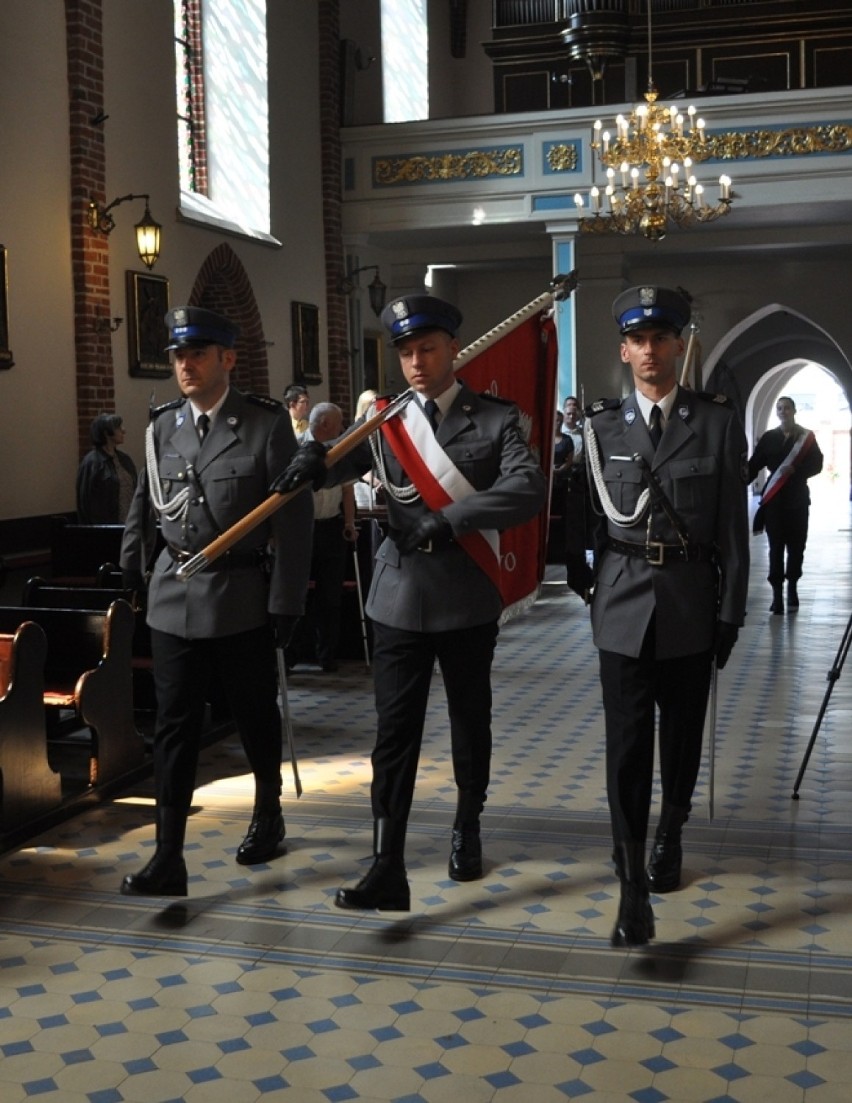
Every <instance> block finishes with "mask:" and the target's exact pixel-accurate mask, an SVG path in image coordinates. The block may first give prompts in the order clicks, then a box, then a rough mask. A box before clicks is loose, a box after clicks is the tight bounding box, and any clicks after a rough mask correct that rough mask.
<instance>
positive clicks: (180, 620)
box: [121, 387, 313, 639]
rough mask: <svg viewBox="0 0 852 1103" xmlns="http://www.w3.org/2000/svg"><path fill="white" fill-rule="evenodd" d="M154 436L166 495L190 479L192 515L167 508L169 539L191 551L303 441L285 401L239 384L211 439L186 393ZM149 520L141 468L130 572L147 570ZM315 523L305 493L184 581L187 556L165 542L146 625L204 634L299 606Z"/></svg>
mask: <svg viewBox="0 0 852 1103" xmlns="http://www.w3.org/2000/svg"><path fill="white" fill-rule="evenodd" d="M154 441H155V447H156V453H157V462H158V469H159V476H160V486H161V492H162V496H163V498H164V499H165V500H166V501H172V500H173V499H174V498H175V496H176V495H177V494H179V493H180V491H181V490H183V488H184V487H186V486H187V485H188V486H189V487H190V490H191V494H190V498H189V508H188V510H187V513H186V516H185V518H184V519H178V520H172V521H170V520H169V519H168V518H167V517H166V516H165V515H163V516H162V518H161V526H162V532H163V537H164V539H165V541H166V544H167V545H171V547H172V548H175V549H178V550H181V551H187V552H190V553H193V554H194V553H195V552H198V551H201V550H202V549H203V548H205V547H206V546H207V545H208V544H209V543H210V542H211V541H212V540H214V539H215V538H216V537H217V536H219V535H220V534H221V533H222V532H224V531H225V530H226V529H228V528H230V527H231V525H233V524H235V522H237V521H239V520H241V519H242V518H243V517H245V515H246V514H247V513H249V512H250V511H251V510H252V509H254V508H255V506H258V505H260V504H261V503H262V502H264V501H265V500H266V498H267V497H268V495H269V486H270V483H271V482H272V480H273V479H274V478H275V477H276V476H277V475H279V474H280V473H281V471H283V470H284V468H285V467H286V466H287V463H288V461H289V459H290V457H291V455H292V454H293V452H294V451H295V449H296V440H295V437H294V436H293V429H292V426H291V424H290V418H289V416H288V415H287V413H286V411H285V410H284V409H283V407H282V406H281V405H280V404H279V403H277V402H275V401H274V400H273V399H267V398H260V397H256V396H248V395H245V394H242V393H241V392H240V391H237V390H235V389H234V388H233V387H231V389H230V390H229V392H228V396H227V398H226V399H225V401H224V403H223V405H222V408H221V409H220V410H219V413H218V414H217V416H216V419H215V421H214V422H213V425H212V427H211V429H210V431H209V433H208V434H207V436H206V438H205V440H204V443H203V444H202V443H201V442H200V441H199V439H198V434H197V432H196V430H195V426H194V425H193V420H192V411H191V410H190V408H189V405H188V404H187V403H186V402H185V401H184V400H182V399H180V400H177V401H176V402H174V403H169V404H168V405H167V406H166V407H163V408H161V411H160V412H159V414H158V416H157V417H156V420H155V421H154ZM151 520H152V514H151V508H150V498H149V493H148V480H147V472H146V471H145V470H144V469H143V470H142V472H141V474H140V476H139V482H138V484H137V487H136V494H135V497H134V499H133V503H132V505H131V507H130V513H129V514H128V517H127V522H126V526H125V534H124V540H123V542H122V548H121V566H122V568H124V569H125V570H139V571H144V570H145V565H146V548H149V547H150V536H151ZM312 529H313V502H312V500H311V495H310V494H309V493H301V494H297V495H295V496H294V497H293V498H292V499H291V501H289V502H288V503H286V504H285V505H284V506H283V507H282V508H281V509H279V510H278V511H277V512H276V513H273V514H272V516H271V517H270V518H268V519H267V520H266V521H264V522H263V523H262V524H261V525H259V526H258V527H257V528H255V529H253V530H252V531H251V532H249V533H248V534H247V535H246V536H244V537H243V539H242V540H241V541H240V542H239V543H238V544H236V545H235V546H234V547H233V548H232V549H231V553H230V555H229V556H228V557H226V558H223V559H222V560H218V561H214V562H213V563H212V564H211V565H210V566H209V567H206V568H205V569H204V570H202V571H199V572H198V573H197V574H195V575H193V576H192V577H191V578H190V579H189V580H188V581H186V582H182V581H180V580H179V579H178V578H177V577H176V570H177V567H178V566H179V564H178V563H177V562H175V560H174V559H173V558H172V557H171V556H170V555H169V551H168V547H166V548H164V549H163V551H162V552H161V553H160V555H159V556H158V558H157V562H156V564H155V566H154V569H153V573H152V577H151V582H150V586H149V591H148V623H149V624H150V625H151V627H152V628H157V629H159V630H160V631H162V632H169V633H171V634H172V635H176V636H182V637H183V638H185V639H203V638H211V637H216V636H228V635H233V634H235V633H237V632H245V631H248V630H249V629H251V628H257V627H259V626H260V625H261V624H263V623H264V622H265V621H267V620H268V617H269V614H270V613H286V614H291V615H298V614H300V613H301V612H302V611H303V608H304V602H305V595H306V592H307V587H308V576H309V571H310V559H311V539H312ZM270 543H271V547H272V550H273V553H274V554H273V557H272V563H271V570H270V571H267V570H265V569H261V568H260V567H258V566H254V565H252V564H251V560H252V553H253V552H255V550H260V549H264V548H266V547H267V545H269V544H270ZM231 562H233V566H232V565H231Z"/></svg>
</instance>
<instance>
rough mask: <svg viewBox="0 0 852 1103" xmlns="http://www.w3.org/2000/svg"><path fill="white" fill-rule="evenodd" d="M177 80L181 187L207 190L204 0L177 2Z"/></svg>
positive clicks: (203, 192)
mask: <svg viewBox="0 0 852 1103" xmlns="http://www.w3.org/2000/svg"><path fill="white" fill-rule="evenodd" d="M175 63H176V74H175V84H176V90H177V121H178V162H179V165H180V186H181V190H182V191H187V192H200V193H201V194H202V195H205V194H206V193H207V145H206V141H205V135H204V129H205V128H204V53H203V49H202V35H201V0H177V3H176V4H175Z"/></svg>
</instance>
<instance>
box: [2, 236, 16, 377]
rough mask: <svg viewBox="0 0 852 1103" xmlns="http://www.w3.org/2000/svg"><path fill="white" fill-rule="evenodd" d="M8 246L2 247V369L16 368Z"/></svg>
mask: <svg viewBox="0 0 852 1103" xmlns="http://www.w3.org/2000/svg"><path fill="white" fill-rule="evenodd" d="M7 260H8V257H7V255H6V246H5V245H0V368H11V367H13V366H14V363H15V361H14V359H13V357H12V350H11V349H10V348H9V278H8V273H7V269H6V264H7Z"/></svg>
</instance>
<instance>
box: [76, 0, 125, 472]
mask: <svg viewBox="0 0 852 1103" xmlns="http://www.w3.org/2000/svg"><path fill="white" fill-rule="evenodd" d="M102 3H103V0H65V33H66V45H67V51H68V110H69V131H70V139H71V166H70V167H71V196H70V202H71V265H72V273H73V286H74V347H75V358H76V365H77V431H78V438H79V442H80V454H81V455H82V454H83V453H84V452H86V451H88V449H89V448H90V447H91V441H90V440H89V425H90V424H91V421H92V419H93V418H94V417H95V416H96V415H97V414H99V413H103V412H104V411H110V410H113V409H114V406H115V385H114V379H113V361H112V339H111V335H110V333H109V331H108V330H107V331H106V332H104V333H99V332H98V331H97V329H96V321H97V319H98V318H104V319H108V318H109V316H110V294H109V290H110V289H109V244H108V239H107V237H106V235H104V234H101V233H98V232H97V231H95V230H91V229H90V228H89V224H88V220H87V213H88V206H89V199H90V197H91V196H93V195H94V196H95V197H96V198H97V199H98V200H99V201H100V202H101V203H104V202H107V201H108V200H107V199H106V197H105V195H104V187H105V180H106V162H105V154H104V133H103V129H102V127H100V126H99V125H98V124H97V123H95V122H93V120H94V119H96V118H97V116H98V115H99V114H100V113H101V112H102V111H103V107H104V80H103V37H102Z"/></svg>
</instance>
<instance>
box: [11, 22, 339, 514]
mask: <svg viewBox="0 0 852 1103" xmlns="http://www.w3.org/2000/svg"><path fill="white" fill-rule="evenodd" d="M36 6H37V8H38V18H34V17H33V15H34V9H35V8H36ZM104 8H105V12H104V51H105V58H106V62H105V105H104V110H105V112H106V113H107V114H108V115H109V119H108V120H107V121H106V123H105V124H104V127H105V135H106V158H107V161H106V164H107V184H106V192H107V201H109V200H111V199H113V198H115V197H116V196H119V195H125V194H128V193H131V192H133V193H140V192H147V193H149V194H150V196H151V212H152V214H153V216H154V217H155V218H156V219H157V221H158V222H160V223H161V224H162V226H163V231H162V253H161V257H160V260H159V261H158V263H157V265H156V266H155V268H154V270H153V271H154V274H155V275H160V276H165V277H167V278H168V280H169V283H170V298H171V303H172V305H177V304H178V303H180V302H182V301H185V300H186V298H187V297H188V295H189V293H190V291H191V289H192V286H193V283H194V281H195V278H196V275H197V273H198V271H199V269H200V268H201V266H202V265H203V263H204V260H205V258H206V257H207V256H208V255H209V253H210V252H211V250H213V249H215V248H216V247H217V246H218V245H219V244H220V243H221V242H223V241H227V243H228V244H229V245H230V247H231V248H232V249H233V250H234V252H235V253H236V254H237V255H238V256H239V258H240V260H241V262H242V264H243V265H244V267H245V269H246V272H247V274H248V277H249V280H250V281H251V284H252V287H253V289H254V292H255V295H256V297H257V301H258V306H259V309H260V314H261V318H262V321H263V326H264V334H265V338H266V340H267V341H269V342H272V344H271V347H270V349H269V361H270V392H271V393H272V395H273V396H275V397H278V398H280V397H281V393H282V391H283V389H284V387H285V386H286V384H287V383H288V382H290V381H291V379H292V354H291V348H292V345H291V328H290V303H291V300H298V301H301V302H310V303H315V304H317V305H318V306H319V307H320V312H321V324H320V334H321V349H320V355H321V367H322V370H323V374H324V375H326V370H327V342H326V338H325V326H324V316H325V265H324V244H323V235H322V196H321V189H322V184H321V180H322V171H321V170H322V166H321V158H320V137H319V89H320V75H319V64H318V57H317V8H316V5H315V4H290V3H288V4H280V3H270V5H269V20H268V35H269V44H270V66H269V68H270V80H269V91H270V116H271V119H270V131H271V150H270V156H271V167H272V176H273V195H272V232H273V234H274V235H275V236H276V237H277V238H278V240H279V241H280V242H281V246H280V247H272V246H270V245H268V244H263V243H260V242H257V241H252V240H248V239H245V238H242V237H239V236H231V235H228V236H226V235H225V234H223V233H221V232H219V231H216V230H212V229H208V228H202V227H199V226H198V225H192V224H189V223H186V222H181V221H178V218H177V213H176V212H177V207H178V201H179V186H178V173H177V164H176V159H175V158H176V154H175V148H176V122H175V95H174V46H173V37H172V28H173V23H172V3H171V0H121V2H120V3H116V2H114V0H109V2H107V3H106V4H105V5H104ZM67 97H68V84H67V74H66V61H65V15H64V5H63V4H62V3H61V2H60V0H38V4H37V5H35V4H34V3H33V0H3V3H2V4H0V124H2V134H3V146H4V160H3V171H2V173H0V242H2V243H3V244H5V245H6V246H7V247H8V249H9V260H10V273H9V283H10V314H11V318H10V344H11V346H12V349H13V351H14V353H15V360H16V364H15V367H14V368H13V369H12V370H11V371H6V372H0V409H2V415H1V416H2V418H3V430H2V432H0V462H2V470H3V479H2V484H0V519H6V518H14V517H25V516H36V515H41V514H46V513H51V512H64V511H67V510H73V508H74V477H75V473H76V469H77V460H78V456H77V429H76V380H75V370H76V368H75V361H74V348H73V297H72V283H71V264H70V199H69V172H68V159H69V140H68V99H67ZM143 210H144V206H143V204H142V203H141V201H139V202H133V203H126V204H123V205H122V206H120V207H118V208H117V209H116V211H115V212H114V213H115V218H116V227H115V229H114V230H113V232H112V234H111V236H110V282H111V310H110V313H111V315H113V316H119V317H123V318H125V319H126V318H127V303H126V301H125V272H126V271H127V270H128V269H132V270H134V271H144V267H143V266H142V265H141V262H140V261H139V258H138V256H137V254H136V249H135V242H134V234H133V225H134V223H135V222H137V221H138V220H139V218H140V216H141V215H142V212H143ZM112 348H113V358H114V366H115V391H116V400H115V407H116V410H117V411H118V412H119V413H120V414H121V415H122V416H123V417H124V419H125V425H126V428H127V440H126V444H125V447H126V448H127V451H128V452H130V454H131V455H132V456H133V459H134V460H135V461H136V463H137V464H141V462H142V459H143V435H144V429H145V425H146V423H147V417H148V405H149V400H150V398H151V394H152V392H154V395H155V401H156V402H158V403H159V402H164V401H168V400H169V399H171V398H173V397H175V396H176V394H177V390H176V388H175V386H174V384H173V383H172V382H171V380H155V381H152V380H148V379H135V378H131V377H130V376H129V374H128V348H127V328H126V325H125V326H122V328H121V329H119V330H118V331H117V332H116V333H115V334H114V335H113V338H112ZM326 395H327V382H326V383H325V384H324V386H323V387H318V388H315V396H316V398H318V399H319V398H321V397H325V396H326Z"/></svg>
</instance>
